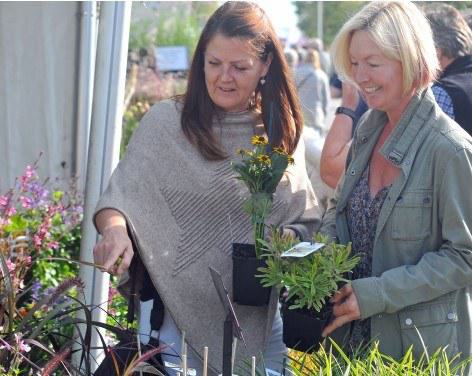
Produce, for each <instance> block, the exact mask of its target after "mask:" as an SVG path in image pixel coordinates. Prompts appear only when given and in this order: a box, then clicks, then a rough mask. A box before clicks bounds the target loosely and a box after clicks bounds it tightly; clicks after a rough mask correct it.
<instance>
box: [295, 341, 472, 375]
mask: <svg viewBox="0 0 472 376" xmlns="http://www.w3.org/2000/svg"><path fill="white" fill-rule="evenodd" d="M457 357H458V356H455V357H450V356H448V355H447V352H446V349H438V350H437V351H436V352H435V353H434V354H429V356H428V355H426V354H425V355H423V356H421V358H420V359H414V357H413V351H412V349H411V348H410V349H409V350H407V352H406V353H405V354H404V355H403V357H402V358H401V359H393V358H392V357H390V356H388V355H385V354H383V353H382V352H380V350H379V347H378V343H372V344H371V345H370V346H368V348H365V349H363V350H362V351H358V352H356V353H355V354H352V355H351V356H349V355H347V354H346V353H345V352H343V350H342V349H341V348H340V347H339V346H338V345H337V344H336V343H335V342H334V341H332V340H331V346H329V349H328V350H325V349H324V348H321V349H320V350H319V351H318V352H315V353H313V354H302V353H292V354H291V356H290V365H289V369H290V373H289V374H290V375H294V376H312V375H319V376H344V375H352V376H374V375H375V376H393V375H410V376H433V375H434V376H459V375H460V376H465V375H468V372H467V366H469V367H470V366H471V364H472V359H465V360H462V361H458V359H457Z"/></svg>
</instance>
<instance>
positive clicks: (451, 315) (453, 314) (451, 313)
mask: <svg viewBox="0 0 472 376" xmlns="http://www.w3.org/2000/svg"><path fill="white" fill-rule="evenodd" d="M447 319H448V320H451V321H452V320H455V319H456V314H455V313H454V312H449V313H448V314H447Z"/></svg>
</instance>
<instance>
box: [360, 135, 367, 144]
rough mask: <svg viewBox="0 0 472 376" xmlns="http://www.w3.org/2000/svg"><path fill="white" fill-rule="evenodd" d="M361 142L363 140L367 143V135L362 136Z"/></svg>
mask: <svg viewBox="0 0 472 376" xmlns="http://www.w3.org/2000/svg"><path fill="white" fill-rule="evenodd" d="M361 142H362V143H363V144H365V143H366V142H367V137H366V136H363V137H362V138H361Z"/></svg>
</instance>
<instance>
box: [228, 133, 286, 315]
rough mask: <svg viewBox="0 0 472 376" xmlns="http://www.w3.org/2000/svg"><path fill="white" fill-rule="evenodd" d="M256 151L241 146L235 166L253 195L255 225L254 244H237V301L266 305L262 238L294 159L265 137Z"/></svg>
mask: <svg viewBox="0 0 472 376" xmlns="http://www.w3.org/2000/svg"><path fill="white" fill-rule="evenodd" d="M251 143H252V145H254V149H253V150H244V149H241V150H239V151H238V154H239V155H240V156H241V160H240V161H239V162H235V161H233V162H232V163H231V166H232V168H233V170H234V171H235V172H236V174H237V175H236V178H237V179H239V180H241V181H242V182H244V184H245V185H246V186H247V188H248V189H249V193H250V196H249V197H248V198H247V199H246V201H245V202H244V204H243V209H244V211H245V212H246V213H247V214H248V215H249V217H250V219H251V224H252V226H253V233H254V244H243V243H233V300H234V301H235V302H236V303H239V304H244V305H253V306H257V305H265V304H267V303H268V301H269V296H270V289H269V288H264V287H263V286H261V284H260V281H259V279H257V278H256V277H255V274H256V272H257V269H258V268H260V267H262V266H264V260H263V257H262V253H263V247H262V243H261V240H263V239H264V235H265V219H266V217H267V215H268V214H269V213H270V210H271V207H272V202H273V199H274V193H275V190H276V188H277V185H278V184H279V182H280V180H281V179H282V176H283V174H284V172H285V170H286V168H287V166H288V165H289V164H293V163H294V161H293V158H292V156H291V155H289V154H287V153H286V152H285V151H284V150H283V149H282V148H279V147H275V148H272V147H271V146H270V145H269V142H268V140H267V138H266V137H264V136H254V137H253V138H252V140H251Z"/></svg>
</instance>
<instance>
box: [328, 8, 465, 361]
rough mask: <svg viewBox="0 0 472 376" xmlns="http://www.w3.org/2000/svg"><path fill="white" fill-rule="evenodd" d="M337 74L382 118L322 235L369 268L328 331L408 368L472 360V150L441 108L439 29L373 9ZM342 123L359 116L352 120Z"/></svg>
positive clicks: (370, 119)
mask: <svg viewBox="0 0 472 376" xmlns="http://www.w3.org/2000/svg"><path fill="white" fill-rule="evenodd" d="M333 55H334V59H333V61H334V63H335V65H336V71H337V72H339V73H340V75H341V76H342V77H343V79H345V80H348V81H349V82H352V83H354V84H355V85H356V86H357V88H358V89H359V90H361V92H362V94H363V96H365V99H366V101H367V103H368V105H369V108H371V110H370V111H369V112H367V113H366V114H365V115H364V116H363V118H361V121H360V124H359V126H358V128H357V129H356V132H355V135H354V138H353V141H352V145H351V148H350V152H349V156H348V162H347V165H346V170H345V174H344V176H343V177H342V180H341V182H340V184H339V185H338V188H337V191H336V195H335V198H334V199H333V200H332V202H331V206H330V208H329V209H328V213H327V214H326V215H325V217H324V225H323V229H322V230H323V231H325V232H327V233H329V234H331V235H332V236H336V237H337V238H338V240H339V242H341V243H347V242H352V246H353V251H354V253H358V254H359V255H360V256H361V259H362V261H361V263H360V264H359V265H358V267H356V269H355V270H354V275H353V278H352V281H351V283H350V284H348V285H346V286H345V287H343V288H342V289H341V290H340V291H339V292H338V294H336V295H335V297H334V299H333V303H334V316H335V319H334V320H333V321H332V322H331V324H330V325H329V326H328V327H327V328H326V329H325V332H324V335H329V336H332V337H333V338H334V339H336V340H337V341H338V342H340V343H342V345H343V346H344V348H345V349H347V350H348V351H349V350H352V349H355V348H357V347H358V346H359V345H361V344H363V343H364V344H365V343H366V342H367V341H369V340H377V341H379V344H380V350H381V351H382V352H384V353H386V354H389V355H391V356H393V357H396V358H399V357H401V356H402V355H403V354H404V353H405V352H406V351H407V349H408V348H409V347H410V346H413V351H414V354H415V356H419V355H420V354H421V353H422V352H423V351H424V350H426V351H427V352H428V354H430V355H431V354H433V353H434V351H436V350H437V349H438V348H440V347H443V348H444V347H446V351H447V352H448V354H449V355H451V356H452V355H457V354H461V357H463V358H464V357H468V356H469V355H471V354H472V351H471V342H472V340H471V339H472V332H471V326H472V325H471V322H472V315H471V309H472V298H471V296H472V294H471V293H472V287H471V285H472V235H471V234H472V205H470V197H469V196H470V194H469V187H470V186H471V185H472V169H471V166H472V139H471V137H470V136H469V135H468V134H467V133H466V132H465V131H464V130H463V129H462V128H461V127H460V126H459V125H458V124H457V123H455V122H454V121H453V120H451V119H450V118H449V117H448V116H447V115H445V114H444V113H443V112H442V111H441V110H440V108H439V107H438V105H437V104H436V102H435V99H434V96H433V94H432V92H431V90H430V88H429V87H430V84H431V82H432V81H433V80H434V79H435V77H436V75H437V72H438V68H439V64H438V60H437V56H436V49H435V47H434V42H433V38H432V33H431V29H430V26H429V24H428V21H427V20H426V19H425V17H424V16H423V14H422V13H421V12H420V11H419V10H418V9H417V7H416V6H415V5H414V4H413V3H411V2H409V1H388V2H384V1H375V2H371V3H369V4H367V5H366V6H365V7H364V8H363V9H362V10H361V11H360V12H359V13H358V14H356V15H355V16H354V17H352V18H351V19H350V20H349V21H348V22H347V23H346V24H345V25H344V26H343V28H342V29H341V30H340V32H339V34H338V35H337V37H336V39H335V41H334V44H333ZM336 116H337V117H341V116H348V115H346V114H343V113H339V114H337V115H336Z"/></svg>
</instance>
